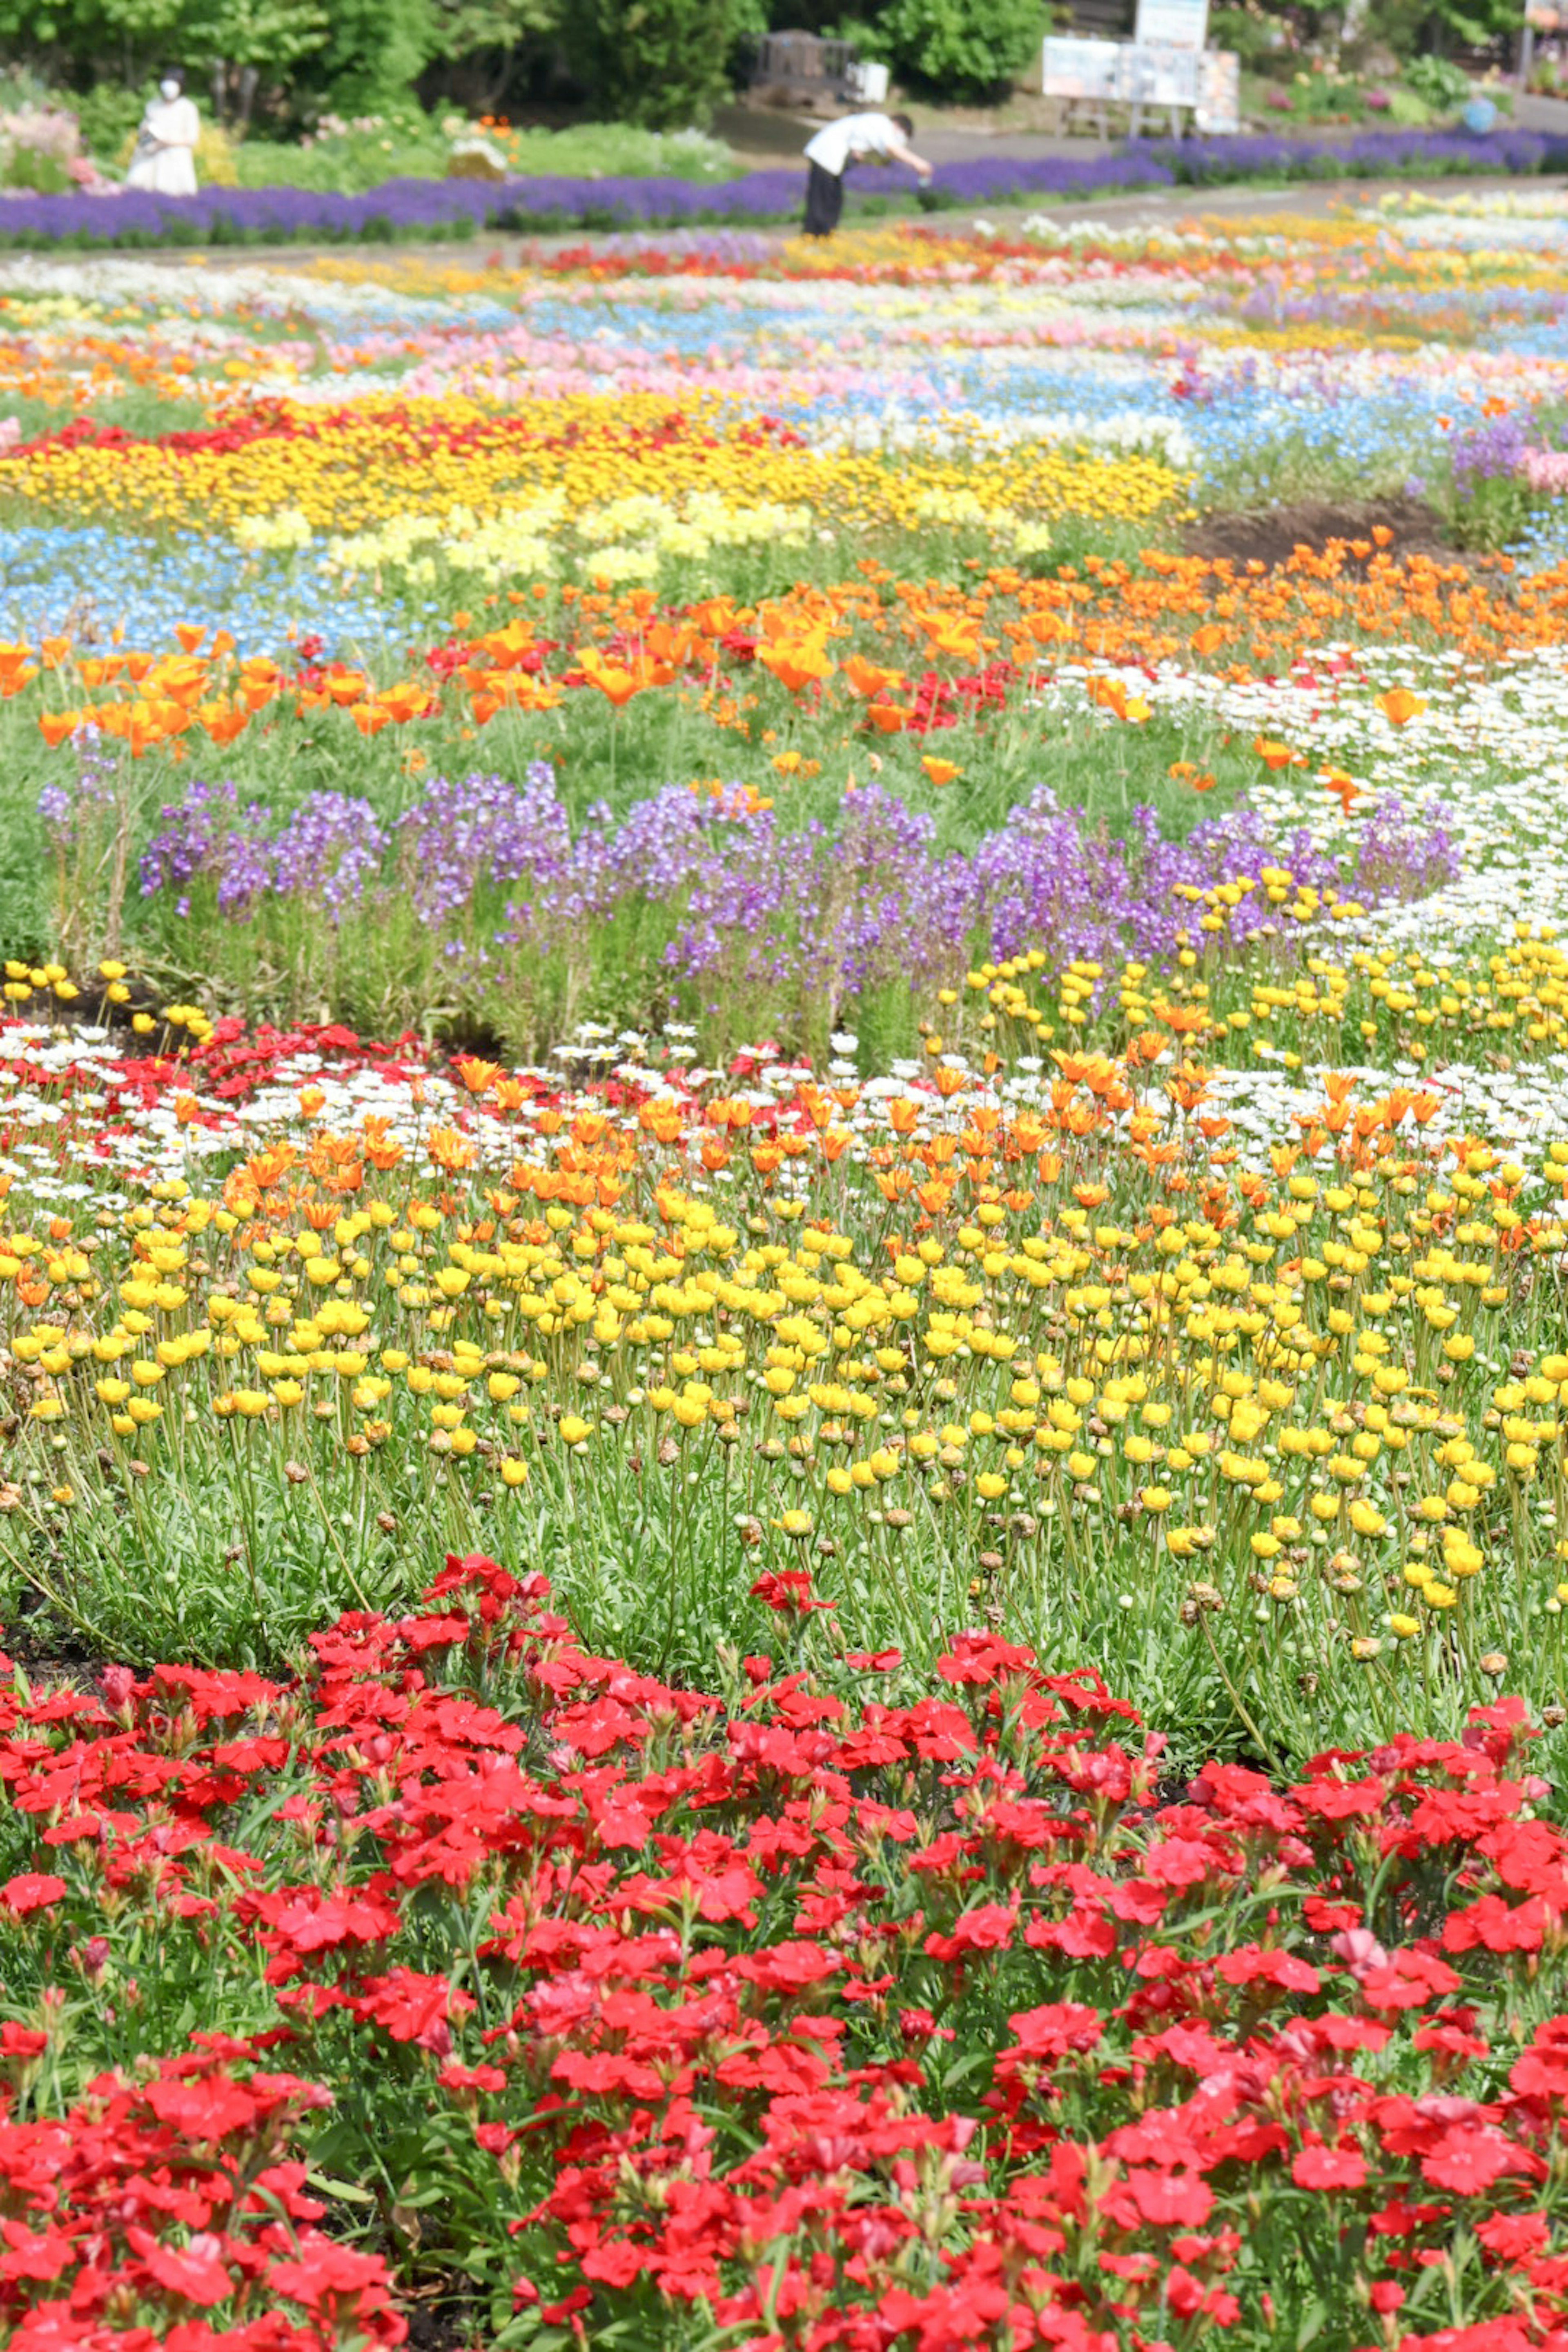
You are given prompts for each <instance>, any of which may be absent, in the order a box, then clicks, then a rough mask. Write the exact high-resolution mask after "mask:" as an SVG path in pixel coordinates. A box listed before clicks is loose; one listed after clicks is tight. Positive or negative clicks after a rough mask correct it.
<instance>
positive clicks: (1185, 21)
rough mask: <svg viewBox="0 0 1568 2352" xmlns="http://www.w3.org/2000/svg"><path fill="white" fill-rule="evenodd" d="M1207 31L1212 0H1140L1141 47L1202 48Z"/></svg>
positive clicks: (1136, 37) (1135, 34)
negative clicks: (1210, 0)
mask: <svg viewBox="0 0 1568 2352" xmlns="http://www.w3.org/2000/svg"><path fill="white" fill-rule="evenodd" d="M1208 30H1209V0H1138V22H1137V26H1136V28H1135V30H1134V32H1133V35H1132V38H1133V40H1134V41H1135V42H1136V44H1137V46H1138V47H1139V48H1141V49H1201V48H1202V47H1203V46H1204V43H1205V41H1206V40H1207V38H1208Z"/></svg>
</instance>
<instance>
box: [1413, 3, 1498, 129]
mask: <svg viewBox="0 0 1568 2352" xmlns="http://www.w3.org/2000/svg"><path fill="white" fill-rule="evenodd" d="M1481 5H1482V7H1483V8H1484V7H1485V6H1486V5H1487V0H1481ZM1405 86H1406V88H1407V89H1412V90H1414V91H1415V95H1416V97H1417V98H1419V99H1421V100H1423V101H1424V102H1425V103H1426V105H1427V106H1430V107H1432V108H1434V109H1435V110H1436V112H1438V113H1439V114H1448V113H1451V112H1452V111H1453V110H1454V108H1455V107H1457V106H1463V104H1464V102H1465V100H1467V99H1468V96H1469V94H1470V77H1469V75H1468V73H1466V72H1465V70H1464V68H1462V67H1460V66H1457V65H1454V64H1453V63H1452V62H1451V61H1450V60H1449V59H1448V58H1433V57H1426V58H1411V60H1410V63H1409V64H1408V65H1407V66H1406V67H1405Z"/></svg>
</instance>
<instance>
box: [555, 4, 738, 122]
mask: <svg viewBox="0 0 1568 2352" xmlns="http://www.w3.org/2000/svg"><path fill="white" fill-rule="evenodd" d="M737 25H738V17H737V9H736V0H583V5H581V6H580V7H574V8H572V9H571V10H569V11H568V15H567V18H566V22H565V26H564V27H563V29H564V35H565V40H566V48H567V55H568V57H569V58H570V60H571V63H572V68H573V71H574V74H575V75H576V77H577V79H579V81H581V83H582V84H583V86H584V89H591V90H592V91H593V92H594V94H595V101H596V103H598V104H599V105H601V106H602V107H603V108H604V110H605V112H606V113H607V114H611V115H615V116H616V117H618V118H619V119H620V120H621V121H626V122H632V123H638V124H641V125H643V126H645V127H646V128H647V129H648V130H650V131H679V130H683V129H685V128H686V127H688V126H689V125H697V126H699V127H700V126H701V125H703V124H705V123H706V122H707V121H709V120H710V117H711V115H712V112H713V110H714V108H715V107H716V106H717V105H718V104H719V103H720V101H721V100H722V99H723V97H724V96H725V94H726V92H727V90H728V89H729V75H728V71H727V65H728V59H729V56H730V51H731V45H732V43H733V40H734V37H735V33H736V30H737Z"/></svg>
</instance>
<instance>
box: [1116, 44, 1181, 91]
mask: <svg viewBox="0 0 1568 2352" xmlns="http://www.w3.org/2000/svg"><path fill="white" fill-rule="evenodd" d="M1121 59H1122V77H1121V90H1120V92H1119V93H1118V94H1119V96H1120V97H1121V99H1122V100H1124V101H1125V102H1126V104H1127V105H1129V106H1196V104H1197V102H1198V67H1199V64H1200V62H1201V52H1200V51H1198V50H1195V49H1175V48H1168V47H1164V46H1163V45H1162V46H1161V47H1154V46H1153V45H1152V43H1147V42H1142V41H1138V42H1134V43H1133V44H1132V46H1131V47H1129V48H1125V49H1123V50H1122V52H1121Z"/></svg>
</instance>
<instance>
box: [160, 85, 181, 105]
mask: <svg viewBox="0 0 1568 2352" xmlns="http://www.w3.org/2000/svg"><path fill="white" fill-rule="evenodd" d="M158 95H159V96H160V98H166V99H168V100H170V101H171V102H172V101H173V100H174V99H176V98H178V96H179V95H180V85H179V83H178V82H177V81H161V82H160V83H159V84H158Z"/></svg>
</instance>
